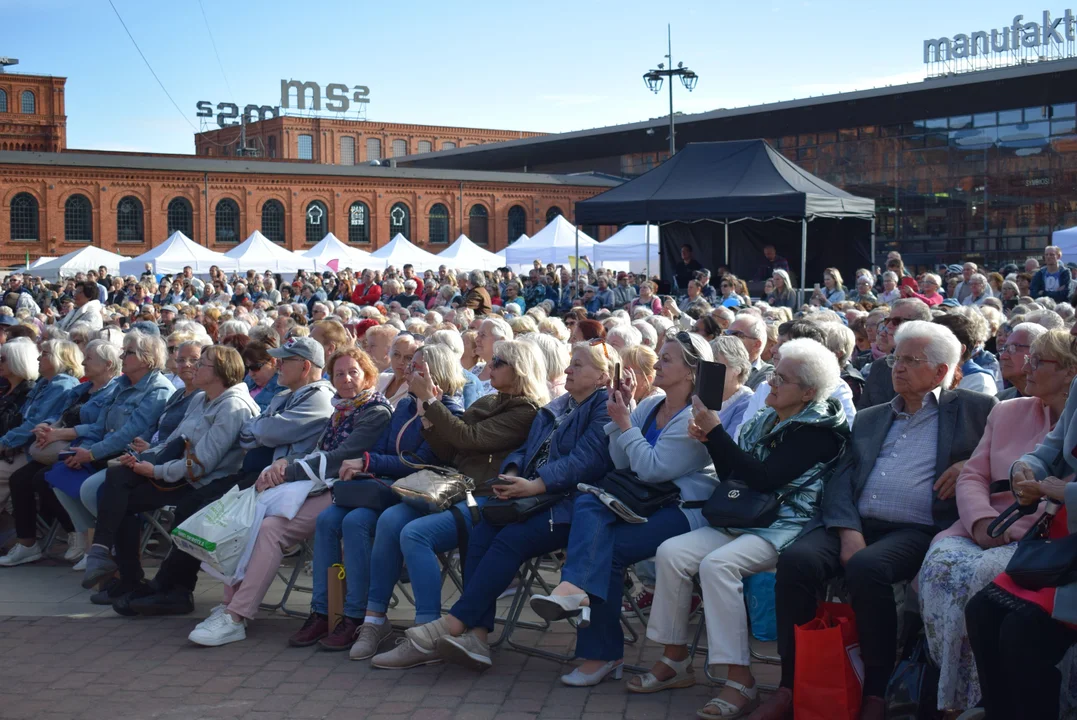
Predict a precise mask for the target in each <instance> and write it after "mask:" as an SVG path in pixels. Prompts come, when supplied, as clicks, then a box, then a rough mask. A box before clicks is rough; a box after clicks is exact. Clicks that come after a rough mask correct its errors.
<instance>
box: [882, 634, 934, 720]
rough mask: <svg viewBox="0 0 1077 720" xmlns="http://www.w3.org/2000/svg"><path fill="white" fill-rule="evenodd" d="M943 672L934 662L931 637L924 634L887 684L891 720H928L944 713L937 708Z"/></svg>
mask: <svg viewBox="0 0 1077 720" xmlns="http://www.w3.org/2000/svg"><path fill="white" fill-rule="evenodd" d="M938 693H939V669H938V668H937V667H936V666H935V663H933V662H931V657H930V655H929V654H928V651H927V638H926V637H925V636H924V635H923V634H921V635H920V636H919V637H918V638H917V639H916V642H915V644H914V645H913V647H912V652H910V653H909V654H908V656H907V657H906V658H904V659H902V660H901V662H899V663H898V665H897V667H896V668H895V669H894V673H893V675H891V676H890V680H889V682H887V684H886V696H885V698H884V699H885V700H886V717H887V720H928V719H930V718H937V717H940V716H941V713H940V712H939V711H938V710H937V709H936V705H937V703H936V700H937V699H938Z"/></svg>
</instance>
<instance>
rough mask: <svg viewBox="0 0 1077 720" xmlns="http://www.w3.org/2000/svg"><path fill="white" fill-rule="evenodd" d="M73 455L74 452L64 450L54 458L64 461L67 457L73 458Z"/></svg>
mask: <svg viewBox="0 0 1077 720" xmlns="http://www.w3.org/2000/svg"><path fill="white" fill-rule="evenodd" d="M74 455H75V451H74V450H64V451H63V452H62V453H59V454H58V455H57V456H56V457H58V458H59V459H61V460H66V459H68V458H69V457H74Z"/></svg>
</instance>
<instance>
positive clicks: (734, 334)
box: [722, 330, 748, 338]
mask: <svg viewBox="0 0 1077 720" xmlns="http://www.w3.org/2000/svg"><path fill="white" fill-rule="evenodd" d="M722 334H723V335H729V336H730V337H735V338H746V337H748V334H747V333H745V332H742V331H740V330H726V331H725V332H724V333H722Z"/></svg>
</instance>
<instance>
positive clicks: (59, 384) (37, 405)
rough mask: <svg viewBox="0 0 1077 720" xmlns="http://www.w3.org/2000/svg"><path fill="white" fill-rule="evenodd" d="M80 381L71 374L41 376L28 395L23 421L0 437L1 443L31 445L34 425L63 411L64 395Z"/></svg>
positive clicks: (13, 445) (15, 446)
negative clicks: (50, 376) (49, 376)
mask: <svg viewBox="0 0 1077 720" xmlns="http://www.w3.org/2000/svg"><path fill="white" fill-rule="evenodd" d="M78 382H79V381H78V378H73V377H71V376H70V375H56V376H54V377H52V378H48V379H46V378H41V379H39V380H38V381H37V382H36V383H34V387H33V388H32V389H31V390H30V394H29V395H28V396H27V397H26V402H25V403H23V405H22V410H21V412H22V423H21V424H20V425H19V426H18V427H14V428H12V429H11V430H8V431H7V432H6V433H5V434H4V436H3V437H0V445H3V446H4V447H6V448H21V447H25V446H27V445H29V444H30V441H31V440H33V439H34V434H33V433H32V432H31V430H33V429H34V426H35V425H37V424H38V423H42V422H45V421H46V420H48V419H49V418H50V417H51V416H53V415H59V414H60V413H61V412H63V407H64V406H63V400H64V397H65V396H66V395H67V391H68V390H70V389H71V388H73V387H74V386H75V385H78Z"/></svg>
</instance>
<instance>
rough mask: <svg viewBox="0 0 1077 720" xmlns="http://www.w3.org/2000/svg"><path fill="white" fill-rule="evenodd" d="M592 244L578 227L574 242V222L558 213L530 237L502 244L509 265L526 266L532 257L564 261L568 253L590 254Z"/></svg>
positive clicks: (557, 262) (565, 261)
mask: <svg viewBox="0 0 1077 720" xmlns="http://www.w3.org/2000/svg"><path fill="white" fill-rule="evenodd" d="M596 244H597V243H595V241H594V240H593V239H592V238H591V237H590V236H589V235H587V234H586V233H584V232H582V231H581V232H580V233H579V243H578V245H577V237H576V226H574V225H573V224H572V223H570V222H569V221H568V220H565V218H564V216H562V215H558V216H557V217H555V218H554V219H553V220H552V221H551V222H550V223H549V224H548V225H546V227H544V228H542V229H541V230H539V231H538V232H537V233H535V234H534V235H532V236H531V237H526V236H524V237H521V238H520V239H519V240H517V241H516V242H514V243H513V244H512V245H509V246H508V247H507V248H505V260H506V261H507V262H508V264H509V265H510V266H513V265H528V266H530V265H531V261H533V260H541V261H542V262H544V263H555V264H566V263H568V258H569V256H570V255H571V256H575V255H581V256H582V255H588V256H593V255H594V252H593V249H594V246H595V245H596ZM577 248H578V252H577ZM592 259H593V258H592Z"/></svg>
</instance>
